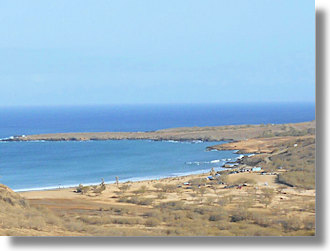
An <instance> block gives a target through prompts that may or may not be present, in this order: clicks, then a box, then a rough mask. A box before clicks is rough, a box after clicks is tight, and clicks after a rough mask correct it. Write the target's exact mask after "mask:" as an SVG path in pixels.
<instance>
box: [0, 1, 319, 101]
mask: <svg viewBox="0 0 330 251" xmlns="http://www.w3.org/2000/svg"><path fill="white" fill-rule="evenodd" d="M314 13H315V12H314V1H312V0H304V1H301V0H233V1H228V0H214V1H212V0H180V1H177V0H175V1H174V0H159V1H153V0H150V1H146V0H135V1H133V0H131V1H128V0H120V1H119V0H112V1H100V0H99V1H87V0H84V1H67V0H65V1H37V0H36V1H1V2H0V34H1V39H0V86H1V99H0V106H16V105H90V104H142V103H161V104H166V103H222V102H304V101H307V102H314V96H315V80H314V79H315V72H314V68H315V65H314V47H315V43H314V37H315V35H314V31H315V28H314V27H315V19H314V15H315V14H314Z"/></svg>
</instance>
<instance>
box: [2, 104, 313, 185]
mask: <svg viewBox="0 0 330 251" xmlns="http://www.w3.org/2000/svg"><path fill="white" fill-rule="evenodd" d="M314 119H315V106H314V104H311V103H298V104H289V103H286V104H271V103H268V104H213V105H206V104H203V105H188V104H187V105H116V106H85V107H10V108H0V138H5V137H9V136H14V135H23V134H25V135H27V134H40V133H58V132H103V131H154V130H158V129H165V128H174V127H191V126H218V125H237V124H260V123H264V124H267V123H276V124H279V123H296V122H304V121H311V120H314ZM219 143H224V142H175V141H150V140H121V141H114V140H109V141H86V142H0V183H2V184H5V185H7V186H9V187H11V188H12V189H14V190H16V191H22V190H38V189H48V188H57V187H68V186H75V185H78V184H80V183H82V184H95V183H99V182H100V181H101V178H104V180H105V181H106V182H113V181H114V180H115V177H116V176H118V177H119V180H120V181H128V180H131V181H133V180H142V179H151V178H152V179H154V178H162V177H170V176H177V175H185V174H191V173H200V172H205V171H209V170H210V169H211V168H216V169H218V170H220V167H221V165H222V164H223V163H225V162H226V161H228V160H235V159H236V158H237V157H238V155H237V154H236V153H235V152H234V151H221V152H220V151H206V150H205V149H206V147H207V146H210V145H214V144H219Z"/></svg>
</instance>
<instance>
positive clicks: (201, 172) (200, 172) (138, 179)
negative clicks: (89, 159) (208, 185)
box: [13, 150, 248, 193]
mask: <svg viewBox="0 0 330 251" xmlns="http://www.w3.org/2000/svg"><path fill="white" fill-rule="evenodd" d="M217 151H218V150H217ZM245 156H248V155H245ZM239 160H240V158H239V157H237V158H236V159H235V160H234V161H233V160H231V161H225V163H224V164H223V165H222V166H218V167H212V168H213V169H214V170H215V171H216V172H220V171H224V170H228V169H230V168H225V167H223V166H224V165H226V164H227V163H238V161H239ZM212 168H211V169H212ZM211 169H210V170H206V169H201V170H196V171H191V172H185V173H177V174H170V175H160V176H144V177H132V178H127V179H123V180H119V184H124V183H132V182H141V181H160V180H163V179H171V178H178V177H188V176H194V175H204V174H207V173H209V172H210V171H211ZM115 183H116V182H115V181H105V182H104V184H105V185H113V184H115ZM80 184H81V185H83V186H95V185H99V184H100V182H90V183H80ZM80 184H70V185H63V186H62V185H61V186H49V187H37V188H20V189H13V191H14V192H17V193H25V192H37V191H56V190H61V189H69V188H76V187H78V186H79V185H80Z"/></svg>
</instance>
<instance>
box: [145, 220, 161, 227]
mask: <svg viewBox="0 0 330 251" xmlns="http://www.w3.org/2000/svg"><path fill="white" fill-rule="evenodd" d="M159 224H160V220H158V219H156V218H151V219H148V220H146V222H145V225H146V226H147V227H155V226H158V225H159Z"/></svg>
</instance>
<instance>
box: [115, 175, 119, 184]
mask: <svg viewBox="0 0 330 251" xmlns="http://www.w3.org/2000/svg"><path fill="white" fill-rule="evenodd" d="M116 185H117V186H119V177H118V176H116Z"/></svg>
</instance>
